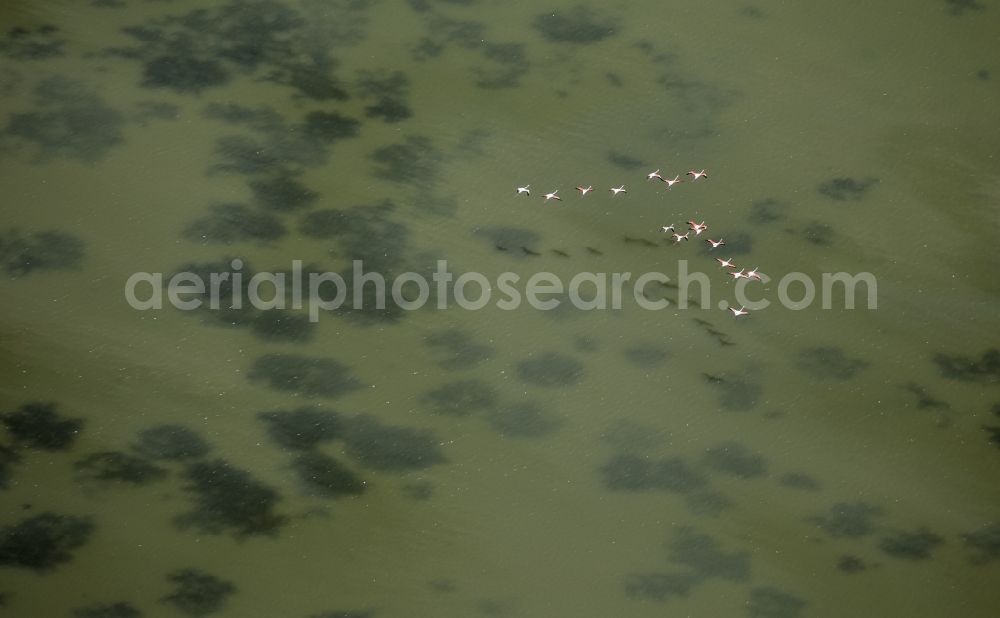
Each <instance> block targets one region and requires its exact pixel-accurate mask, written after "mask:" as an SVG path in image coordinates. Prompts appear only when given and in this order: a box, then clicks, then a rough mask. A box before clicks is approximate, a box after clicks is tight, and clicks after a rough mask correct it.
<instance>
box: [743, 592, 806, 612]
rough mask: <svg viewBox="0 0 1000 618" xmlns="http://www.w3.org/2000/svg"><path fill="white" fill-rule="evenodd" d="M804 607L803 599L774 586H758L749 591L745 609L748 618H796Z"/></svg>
mask: <svg viewBox="0 0 1000 618" xmlns="http://www.w3.org/2000/svg"><path fill="white" fill-rule="evenodd" d="M806 605H807V603H806V602H805V601H804V600H803V599H800V598H799V597H797V596H795V595H793V594H789V593H787V592H785V591H783V590H780V589H778V588H775V587H774V586H758V587H756V588H753V589H751V590H750V598H749V599H747V605H746V608H747V616H749V617H750V618H798V617H799V616H801V615H802V612H803V610H805V608H806Z"/></svg>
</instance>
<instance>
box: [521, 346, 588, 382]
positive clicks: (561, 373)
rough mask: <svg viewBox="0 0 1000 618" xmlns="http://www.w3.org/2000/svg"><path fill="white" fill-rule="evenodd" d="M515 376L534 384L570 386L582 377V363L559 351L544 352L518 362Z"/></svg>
mask: <svg viewBox="0 0 1000 618" xmlns="http://www.w3.org/2000/svg"><path fill="white" fill-rule="evenodd" d="M517 376H518V378H519V379H520V380H521V381H522V382H526V383H528V384H533V385H535V386H544V387H556V386H570V385H573V384H576V383H578V382H579V381H580V380H582V379H583V363H581V362H580V361H578V360H576V359H574V358H573V357H571V356H567V355H565V354H560V353H559V352H546V353H544V354H541V355H539V356H536V357H534V358H527V359H525V360H522V361H520V362H518V364H517Z"/></svg>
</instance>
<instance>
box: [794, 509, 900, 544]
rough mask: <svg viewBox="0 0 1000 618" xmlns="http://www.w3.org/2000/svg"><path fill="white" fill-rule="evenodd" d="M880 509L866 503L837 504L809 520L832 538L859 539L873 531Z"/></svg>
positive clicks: (880, 513) (880, 512)
mask: <svg viewBox="0 0 1000 618" xmlns="http://www.w3.org/2000/svg"><path fill="white" fill-rule="evenodd" d="M881 515H882V509H881V508H879V507H877V506H874V505H871V504H868V503H867V502H838V503H837V504H834V505H833V506H832V507H830V510H829V511H828V512H827V513H825V514H823V515H818V516H816V517H812V518H810V519H809V521H810V522H812V523H814V524H816V526H817V527H819V528H820V529H821V530H823V531H824V532H826V533H827V534H829V535H830V536H831V537H833V538H846V539H851V538H860V537H864V536H868V535H870V534H872V533H873V532H874V531H875V520H876V519H878V518H879V517H880V516H881Z"/></svg>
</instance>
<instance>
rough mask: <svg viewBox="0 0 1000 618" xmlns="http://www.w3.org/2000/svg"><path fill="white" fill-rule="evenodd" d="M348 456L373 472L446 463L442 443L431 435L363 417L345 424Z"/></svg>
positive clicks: (426, 431)
mask: <svg viewBox="0 0 1000 618" xmlns="http://www.w3.org/2000/svg"><path fill="white" fill-rule="evenodd" d="M344 425H345V426H344V442H345V445H346V449H345V450H346V451H347V454H348V455H350V456H351V457H353V458H354V459H355V460H357V462H358V463H359V464H361V465H362V466H365V467H366V468H371V469H373V470H382V471H386V472H402V471H406V470H420V469H423V468H428V467H430V466H433V465H436V464H440V463H444V462H445V461H446V459H445V456H444V453H443V452H442V450H441V441H440V440H439V439H438V438H437V437H436V436H435V435H434V434H433V433H432V432H430V431H428V430H424V429H413V428H410V427H395V426H392V425H386V424H384V423H382V422H381V421H379V420H378V419H377V418H375V417H374V416H371V415H368V414H362V415H358V416H355V417H353V418H351V419H350V420H349V421H346V422H345V423H344Z"/></svg>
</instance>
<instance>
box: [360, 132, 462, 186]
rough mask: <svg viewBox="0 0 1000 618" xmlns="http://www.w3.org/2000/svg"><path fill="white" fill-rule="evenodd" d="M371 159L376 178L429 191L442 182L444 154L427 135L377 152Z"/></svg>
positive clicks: (405, 139) (416, 136)
mask: <svg viewBox="0 0 1000 618" xmlns="http://www.w3.org/2000/svg"><path fill="white" fill-rule="evenodd" d="M371 159H372V161H373V162H374V163H375V165H376V167H375V176H376V177H377V178H381V179H382V180H388V181H390V182H394V183H399V184H406V185H411V186H414V187H417V188H427V187H429V186H431V185H434V184H436V183H437V182H438V181H439V180H440V179H441V174H442V164H443V162H444V153H443V152H442V151H441V150H440V149H439V148H438V147H437V146H436V145H435V144H434V142H433V140H431V138H429V137H427V136H426V135H409V136H407V137H406V138H404V139H403V141H401V142H396V143H395V144H386V145H385V146H380V147H378V148H376V149H375V150H374V151H373V152H372V154H371Z"/></svg>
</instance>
